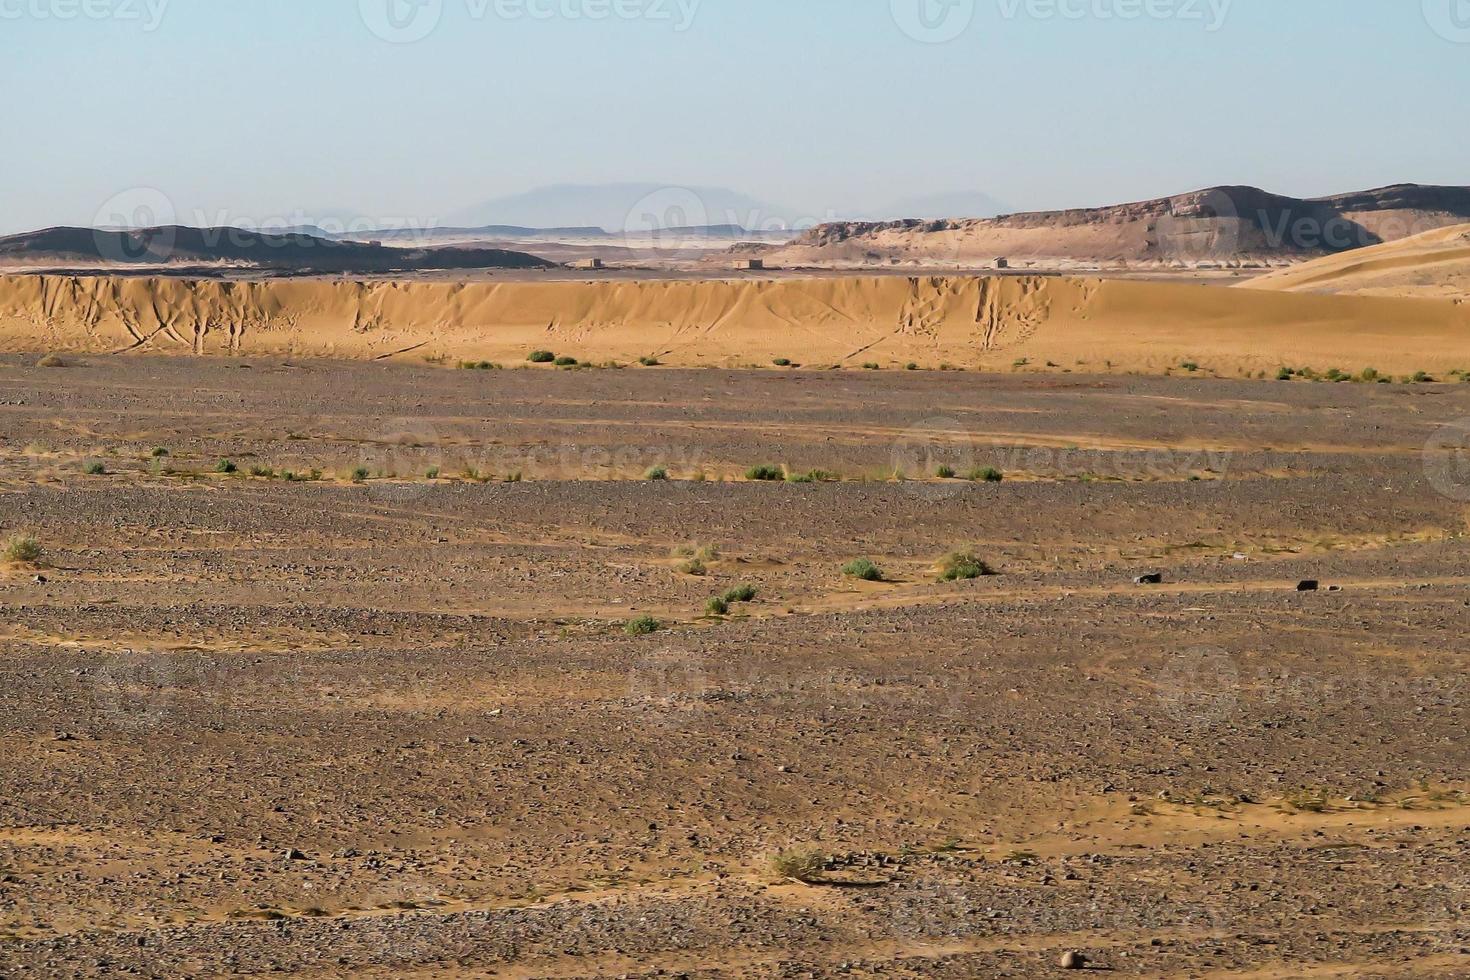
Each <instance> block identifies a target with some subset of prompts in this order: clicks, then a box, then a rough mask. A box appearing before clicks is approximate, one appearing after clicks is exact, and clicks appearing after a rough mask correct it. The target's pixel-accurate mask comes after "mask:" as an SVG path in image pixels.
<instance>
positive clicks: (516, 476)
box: [505, 470, 526, 483]
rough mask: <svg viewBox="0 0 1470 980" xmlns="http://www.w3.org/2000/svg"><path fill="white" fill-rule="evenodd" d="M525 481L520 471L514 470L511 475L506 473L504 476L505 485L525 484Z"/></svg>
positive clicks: (524, 476)
mask: <svg viewBox="0 0 1470 980" xmlns="http://www.w3.org/2000/svg"><path fill="white" fill-rule="evenodd" d="M525 479H526V475H525V474H524V473H522V472H521V471H520V470H516V471H515V472H513V473H507V474H505V482H506V483H523V482H525Z"/></svg>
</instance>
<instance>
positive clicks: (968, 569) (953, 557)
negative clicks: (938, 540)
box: [939, 551, 995, 582]
mask: <svg viewBox="0 0 1470 980" xmlns="http://www.w3.org/2000/svg"><path fill="white" fill-rule="evenodd" d="M994 574H995V570H994V569H992V568H991V567H990V566H989V565H987V564H986V563H985V562H984V561H981V560H980V559H979V558H976V557H975V556H974V555H973V554H971V553H970V552H968V551H956V552H952V553H951V554H948V555H945V556H944V558H943V559H942V560H941V561H940V562H939V581H941V582H959V581H966V580H969V579H975V578H981V577H983V576H986V575H994Z"/></svg>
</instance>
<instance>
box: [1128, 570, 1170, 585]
mask: <svg viewBox="0 0 1470 980" xmlns="http://www.w3.org/2000/svg"><path fill="white" fill-rule="evenodd" d="M1163 582H1164V573H1163V572H1149V573H1148V574H1147V575H1140V576H1138V577H1137V578H1135V579H1134V580H1133V584H1134V585H1162V584H1163Z"/></svg>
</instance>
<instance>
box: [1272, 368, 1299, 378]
mask: <svg viewBox="0 0 1470 980" xmlns="http://www.w3.org/2000/svg"><path fill="white" fill-rule="evenodd" d="M1294 377H1296V371H1295V369H1293V368H1289V367H1284V366H1283V367H1279V368H1277V369H1276V380H1277V381H1290V380H1291V379H1292V378H1294Z"/></svg>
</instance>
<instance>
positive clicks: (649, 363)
mask: <svg viewBox="0 0 1470 980" xmlns="http://www.w3.org/2000/svg"><path fill="white" fill-rule="evenodd" d="M638 363H639V364H642V365H643V366H644V367H658V366H659V360H658V358H656V357H640V358H638Z"/></svg>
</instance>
